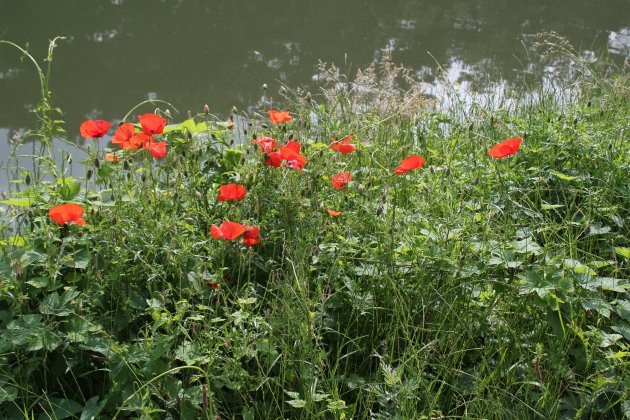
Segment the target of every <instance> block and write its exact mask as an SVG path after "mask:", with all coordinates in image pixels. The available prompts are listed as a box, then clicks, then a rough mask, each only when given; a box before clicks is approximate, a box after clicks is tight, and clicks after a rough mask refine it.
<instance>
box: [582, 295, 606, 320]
mask: <svg viewBox="0 0 630 420" xmlns="http://www.w3.org/2000/svg"><path fill="white" fill-rule="evenodd" d="M582 307H583V308H584V309H585V310H587V311H589V310H594V311H596V312H597V313H598V314H600V315H601V316H603V317H605V318H610V313H611V311H612V309H613V307H612V305H611V304H610V303H608V302H607V301H605V300H604V299H602V298H598V297H593V298H591V299H588V300H584V301H582Z"/></svg>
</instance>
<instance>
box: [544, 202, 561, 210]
mask: <svg viewBox="0 0 630 420" xmlns="http://www.w3.org/2000/svg"><path fill="white" fill-rule="evenodd" d="M540 207H541V208H542V209H543V210H553V209H559V208H560V207H564V205H562V204H545V203H543V204H541V205H540Z"/></svg>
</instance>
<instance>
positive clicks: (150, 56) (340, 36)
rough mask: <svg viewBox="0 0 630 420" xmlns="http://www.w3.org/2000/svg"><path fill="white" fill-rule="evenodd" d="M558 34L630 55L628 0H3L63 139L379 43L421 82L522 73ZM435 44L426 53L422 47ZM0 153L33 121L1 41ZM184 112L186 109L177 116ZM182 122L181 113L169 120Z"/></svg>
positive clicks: (234, 99) (248, 100) (350, 59)
mask: <svg viewBox="0 0 630 420" xmlns="http://www.w3.org/2000/svg"><path fill="white" fill-rule="evenodd" d="M542 31H555V32H557V33H558V34H559V35H561V36H563V37H565V38H566V39H567V40H568V41H569V42H571V44H572V45H574V46H575V47H576V48H578V49H581V50H584V51H590V52H592V53H594V55H599V54H601V53H603V52H606V51H609V52H611V53H612V54H613V55H614V56H615V57H616V58H615V59H617V60H618V61H623V59H624V58H625V57H628V55H629V51H630V0H603V1H592V0H572V1H569V0H528V1H522V0H477V1H470V0H442V1H439V2H438V1H428V0H427V1H423V0H390V1H382V0H372V1H362V0H336V1H331V0H320V1H305V0H301V1H300V0H291V1H290V0H267V1H246V2H235V1H229V2H228V1H222V0H208V1H201V0H177V1H175V0H173V1H167V0H162V1H157V0H111V1H95V0H57V1H41V0H40V1H35V0H14V1H13V0H0V39H5V40H10V41H13V42H16V43H18V44H20V45H22V46H24V45H25V44H26V43H29V45H30V47H29V51H30V52H31V53H33V54H34V55H35V56H36V57H37V58H43V56H44V55H45V53H46V49H47V47H48V40H49V39H51V38H53V37H54V36H57V35H62V36H66V37H67V40H66V41H64V42H61V43H60V46H59V48H58V49H57V51H56V54H55V60H54V71H53V80H52V91H53V95H54V96H53V98H54V103H55V105H56V106H59V107H61V108H62V109H63V110H64V112H65V116H64V117H65V120H66V121H67V125H66V130H67V131H68V138H69V139H71V140H73V141H78V142H80V141H81V139H79V138H78V127H79V124H80V122H81V121H82V120H84V119H85V118H102V119H108V120H114V119H117V118H121V117H122V116H123V115H124V114H125V113H126V112H127V111H128V110H129V109H130V108H131V107H132V106H134V105H135V104H137V103H139V102H141V101H142V100H145V99H147V98H159V99H164V100H167V101H169V102H171V103H173V104H174V105H175V106H177V107H178V108H179V109H180V111H183V114H184V115H185V112H186V111H187V110H188V109H193V110H194V111H198V110H201V108H202V106H203V104H205V103H207V104H209V106H210V108H211V110H212V112H213V113H216V114H221V115H227V114H228V113H229V110H230V108H231V107H232V105H236V106H237V107H239V108H247V107H248V106H251V105H254V104H256V102H258V101H259V99H260V97H261V95H262V89H261V85H262V84H263V83H267V84H268V85H269V93H270V94H271V95H272V96H273V95H274V94H275V95H276V96H277V90H278V88H279V86H280V82H282V83H286V84H288V85H289V86H298V85H305V84H308V85H309V86H310V89H311V90H313V91H316V90H317V85H316V82H315V81H314V78H315V75H316V73H317V71H316V65H317V63H318V60H323V61H326V62H334V63H335V64H337V65H338V66H339V67H340V68H341V69H342V70H343V71H347V72H349V73H350V74H354V73H355V72H356V70H357V69H358V68H362V67H365V66H367V65H369V64H370V63H371V62H372V61H373V60H374V59H375V58H376V57H379V56H380V55H381V53H382V52H383V51H385V50H387V51H390V52H391V53H392V55H393V59H394V61H395V62H401V63H403V64H405V65H406V66H409V67H412V68H414V69H416V70H417V71H418V74H419V76H420V77H421V78H422V79H423V80H424V81H425V82H427V83H433V82H434V80H435V76H436V71H435V69H436V67H437V65H436V62H437V63H440V64H441V65H442V66H443V67H444V68H445V69H446V70H447V71H448V74H449V78H450V79H451V80H454V81H459V82H462V83H464V85H465V86H466V87H467V88H469V89H475V88H478V84H479V83H478V81H479V80H482V79H483V80H486V78H485V77H482V76H483V75H486V74H490V75H492V80H498V79H499V78H503V79H505V80H507V81H514V80H518V78H519V77H522V75H523V74H525V73H527V71H528V63H527V54H526V48H525V46H527V45H530V44H531V43H532V42H533V41H532V37H533V35H534V34H536V33H539V32H542ZM429 52H430V54H429ZM0 98H1V100H0V156H1V159H0V160H3V161H4V160H5V159H4V158H5V157H6V154H7V151H8V150H9V148H8V147H9V146H8V139H9V138H10V136H11V135H12V134H13V133H14V132H15V131H17V130H20V129H23V128H24V127H28V126H32V125H33V122H34V117H33V115H32V114H31V113H29V112H28V110H29V108H31V107H32V106H33V104H35V103H36V102H37V100H38V82H37V78H36V75H35V72H34V70H33V68H32V67H31V66H30V65H29V64H28V63H27V62H25V61H24V62H21V61H20V59H19V53H18V52H17V51H16V50H14V49H11V48H9V47H8V46H5V45H3V46H0ZM184 115H182V116H181V117H182V118H183V117H184ZM176 118H177V117H176Z"/></svg>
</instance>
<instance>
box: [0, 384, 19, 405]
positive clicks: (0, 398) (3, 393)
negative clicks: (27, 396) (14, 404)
mask: <svg viewBox="0 0 630 420" xmlns="http://www.w3.org/2000/svg"><path fill="white" fill-rule="evenodd" d="M17 396H18V389H17V388H16V387H14V386H8V385H7V384H2V386H0V403H3V402H11V401H13V400H15V399H16V398H17Z"/></svg>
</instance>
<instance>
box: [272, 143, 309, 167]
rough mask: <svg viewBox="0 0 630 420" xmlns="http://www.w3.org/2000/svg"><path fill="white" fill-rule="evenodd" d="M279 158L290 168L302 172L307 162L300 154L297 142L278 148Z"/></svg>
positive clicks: (299, 146)
mask: <svg viewBox="0 0 630 420" xmlns="http://www.w3.org/2000/svg"><path fill="white" fill-rule="evenodd" d="M279 149H280V157H281V158H282V160H286V161H287V162H288V163H289V166H290V167H291V168H296V169H299V170H300V171H301V170H302V166H304V165H306V163H307V162H308V161H307V160H306V157H305V156H303V155H301V154H300V149H301V145H300V143H298V142H297V141H290V142H288V143H287V144H286V145H284V146H280V147H279Z"/></svg>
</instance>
